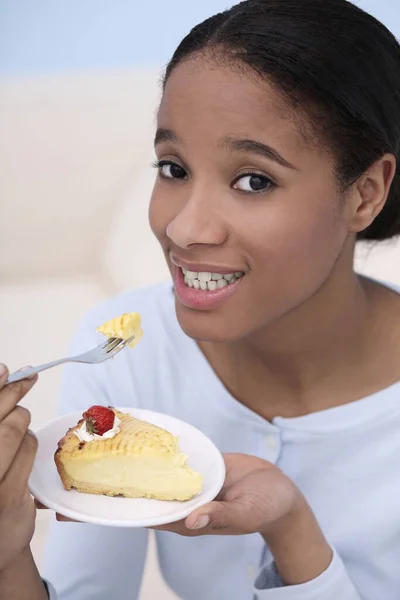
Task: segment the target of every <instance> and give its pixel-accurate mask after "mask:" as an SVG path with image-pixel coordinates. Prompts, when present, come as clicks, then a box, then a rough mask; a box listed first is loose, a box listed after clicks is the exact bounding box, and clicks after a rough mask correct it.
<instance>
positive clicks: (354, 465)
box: [43, 283, 400, 600]
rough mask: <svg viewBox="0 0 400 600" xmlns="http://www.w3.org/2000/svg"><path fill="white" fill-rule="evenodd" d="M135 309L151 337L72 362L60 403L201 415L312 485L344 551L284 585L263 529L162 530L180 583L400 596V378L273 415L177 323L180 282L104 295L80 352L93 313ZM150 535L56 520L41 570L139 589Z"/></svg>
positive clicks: (133, 594) (288, 596)
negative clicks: (324, 406)
mask: <svg viewBox="0 0 400 600" xmlns="http://www.w3.org/2000/svg"><path fill="white" fill-rule="evenodd" d="M130 311H138V312H139V313H140V314H141V315H142V323H143V330H144V336H143V339H142V341H141V342H140V345H139V346H138V347H137V348H135V349H134V350H133V351H132V352H130V351H124V352H121V353H120V354H118V356H117V357H116V358H114V360H112V361H107V362H105V363H102V364H100V365H96V366H91V367H87V366H84V365H78V364H71V365H68V366H67V367H66V368H65V372H64V382H63V387H62V395H61V404H60V412H61V413H67V412H73V411H84V410H85V409H87V408H88V406H90V405H92V404H104V405H107V406H108V405H115V406H118V405H119V406H132V407H139V408H147V409H151V410H156V411H160V412H164V413H167V414H169V415H172V416H176V417H179V418H180V419H183V420H185V421H187V422H189V423H191V424H193V425H194V426H196V427H198V428H199V429H201V430H202V431H203V432H204V433H205V434H206V435H207V436H209V437H210V438H211V439H212V440H213V441H214V442H215V443H216V445H217V446H218V447H219V449H220V450H221V451H222V452H243V453H246V454H251V455H254V456H258V457H260V458H263V459H266V460H268V461H271V462H273V463H275V464H277V465H278V466H279V467H280V468H281V469H282V470H283V471H284V472H285V473H286V474H287V475H288V476H289V477H290V478H291V479H292V480H293V481H294V482H295V484H296V485H297V486H298V487H299V489H300V490H301V491H302V492H303V493H304V495H305V496H306V498H307V500H308V502H309V503H310V505H311V507H312V509H313V510H314V512H315V514H316V516H317V519H318V521H319V523H320V526H321V527H322V529H323V531H324V533H325V536H326V538H327V540H328V542H329V543H330V544H331V545H332V548H333V552H334V556H333V560H332V562H331V564H330V566H329V567H328V568H327V570H326V571H325V572H324V573H322V574H321V575H320V576H319V577H317V578H316V579H314V580H312V581H309V582H307V583H304V584H302V585H295V586H286V587H285V586H284V585H282V582H281V581H280V579H279V576H278V574H277V572H276V569H275V565H274V562H273V558H272V556H271V554H270V553H269V550H268V548H267V547H266V545H265V543H264V541H263V539H262V538H261V536H259V535H258V534H254V535H247V536H204V537H198V538H186V537H180V536H177V535H174V534H170V533H168V532H157V534H156V536H157V545H158V553H159V561H160V567H161V569H162V572H163V575H164V578H165V579H166V581H167V583H168V584H169V585H170V586H171V588H172V589H173V590H174V591H175V592H176V593H177V594H178V596H180V597H181V598H182V599H183V600H254V599H256V600H339V599H340V600H361V599H362V600H377V599H378V598H379V599H381V598H382V599H384V600H398V599H399V598H400V569H399V558H400V501H399V497H400V382H399V383H397V384H395V385H393V386H391V387H389V388H387V389H384V390H382V391H380V392H379V393H376V394H374V395H371V396H369V397H367V398H363V399H361V400H356V401H355V402H352V403H350V404H346V405H344V406H339V407H336V408H332V409H328V410H324V411H320V412H317V413H313V414H310V415H306V416H302V417H298V418H292V419H288V418H282V417H276V418H275V419H274V420H273V421H272V423H269V422H267V421H265V420H264V419H263V418H261V417H260V416H259V415H257V414H255V413H253V412H252V411H251V410H249V409H248V408H246V407H245V406H243V405H242V404H240V403H239V402H237V401H236V400H235V399H234V398H233V397H232V396H231V395H230V394H229V393H228V391H227V390H226V389H225V388H224V386H223V385H222V383H221V382H220V380H219V379H218V378H217V377H216V375H215V373H214V371H213V370H212V368H211V367H210V365H209V364H208V362H207V361H206V359H205V357H204V356H203V354H202V353H201V351H200V350H199V348H198V347H197V345H196V343H195V342H194V341H193V340H191V339H190V338H188V337H187V336H186V335H185V334H184V333H183V331H182V330H181V329H180V327H179V324H178V322H177V319H176V315H175V308H174V298H173V292H172V287H171V284H170V283H167V284H159V285H156V286H152V287H149V288H145V289H142V290H138V291H134V292H131V293H127V294H123V295H120V296H117V297H115V298H112V299H110V300H108V301H107V302H105V303H103V304H101V305H100V306H98V307H96V308H95V309H94V310H93V311H91V313H90V314H89V315H87V316H86V317H85V318H84V320H83V322H82V323H81V325H80V327H79V329H78V332H77V334H76V336H75V338H74V340H73V342H72V347H71V352H72V353H74V354H77V353H78V352H81V351H84V350H87V348H90V347H92V346H93V345H95V344H96V343H98V341H99V338H98V334H96V333H95V330H96V327H97V326H98V325H100V324H101V323H102V322H104V321H106V320H107V319H110V318H112V317H115V316H116V315H119V314H122V313H124V312H130ZM338 394H340V390H338ZM265 402H266V403H268V397H266V398H265ZM147 535H148V534H147V531H146V530H145V529H143V530H137V529H128V528H127V529H120V528H111V527H100V526H95V525H86V524H78V523H70V524H66V523H57V522H54V523H53V525H52V529H51V533H50V539H49V543H48V546H47V551H46V560H45V567H44V571H43V576H44V577H45V579H46V581H48V583H49V588H50V597H51V599H52V600H55V599H58V600H92V599H93V600H109V599H110V598H113V599H115V600H135V599H137V598H138V596H139V588H140V583H141V576H142V570H143V565H144V561H145V556H146V546H147Z"/></svg>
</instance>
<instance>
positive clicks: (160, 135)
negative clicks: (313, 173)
mask: <svg viewBox="0 0 400 600" xmlns="http://www.w3.org/2000/svg"><path fill="white" fill-rule="evenodd" d="M162 142H174V143H176V144H179V143H181V140H180V139H179V137H178V136H177V135H176V133H174V132H173V131H172V129H165V128H163V127H160V128H158V129H157V132H156V136H155V138H154V145H155V146H157V144H161V143H162ZM221 145H222V147H224V148H226V149H228V150H233V151H234V152H243V153H245V152H246V153H251V154H258V155H259V156H262V157H263V158H268V159H269V160H273V161H274V162H276V163H278V164H279V165H281V166H282V167H286V168H287V169H294V170H295V171H298V168H297V167H295V166H294V165H292V164H291V163H290V162H289V161H287V160H286V159H285V158H283V156H281V155H280V154H279V152H278V151H277V150H275V149H274V148H271V146H267V145H266V144H263V143H262V142H257V141H255V140H249V139H240V138H232V137H230V136H226V137H224V138H223V140H222V143H221Z"/></svg>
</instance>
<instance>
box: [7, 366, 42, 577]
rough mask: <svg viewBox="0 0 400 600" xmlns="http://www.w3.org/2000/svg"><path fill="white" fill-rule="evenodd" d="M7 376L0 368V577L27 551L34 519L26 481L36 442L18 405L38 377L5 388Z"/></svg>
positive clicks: (27, 413)
mask: <svg viewBox="0 0 400 600" xmlns="http://www.w3.org/2000/svg"><path fill="white" fill-rule="evenodd" d="M7 376H8V371H7V368H6V367H4V365H0V574H1V573H2V572H3V570H4V569H5V568H6V567H7V566H8V565H9V564H10V563H12V562H13V561H14V560H15V559H17V558H18V557H19V556H20V555H21V554H23V553H24V552H25V551H26V550H27V548H29V544H30V541H31V538H32V536H33V532H34V527H35V515H36V510H35V505H34V502H33V500H32V498H31V496H30V494H29V489H28V478H29V475H30V472H31V470H32V466H33V461H34V459H35V455H36V450H37V440H36V438H35V436H34V435H33V434H32V433H31V432H30V431H29V429H28V427H29V424H30V414H29V411H27V410H26V409H25V408H23V407H21V406H17V404H18V402H19V401H20V400H21V399H22V398H23V397H24V396H25V394H26V393H27V392H28V391H29V390H30V389H31V388H32V386H33V385H34V384H35V382H36V380H37V376H34V377H33V378H32V379H24V380H23V381H19V382H17V383H12V384H10V385H5V383H6V380H7Z"/></svg>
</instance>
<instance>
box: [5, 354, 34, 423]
mask: <svg viewBox="0 0 400 600" xmlns="http://www.w3.org/2000/svg"><path fill="white" fill-rule="evenodd" d="M7 377H8V369H7V367H6V366H5V365H3V364H0V421H2V420H3V419H4V417H6V416H7V415H8V414H9V413H10V412H11V411H12V410H13V409H14V408H15V406H16V405H17V404H18V402H19V401H20V400H22V398H23V397H24V396H25V395H26V394H27V393H28V392H29V390H30V389H31V388H32V387H33V386H34V385H35V383H36V381H37V379H38V376H37V375H34V376H33V377H32V378H30V379H23V380H22V381H16V382H15V383H9V384H7V385H6V381H7Z"/></svg>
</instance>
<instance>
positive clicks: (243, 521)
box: [185, 501, 255, 535]
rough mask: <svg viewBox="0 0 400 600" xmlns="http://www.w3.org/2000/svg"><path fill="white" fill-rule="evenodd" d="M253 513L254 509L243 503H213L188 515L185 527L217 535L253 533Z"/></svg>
mask: <svg viewBox="0 0 400 600" xmlns="http://www.w3.org/2000/svg"><path fill="white" fill-rule="evenodd" d="M254 512H255V511H254V507H253V506H251V505H250V504H249V503H246V502H245V501H236V502H217V501H214V502H210V503H209V504H206V505H205V506H202V507H201V508H199V509H198V510H196V511H194V512H193V513H192V514H190V515H189V516H188V517H187V519H186V521H185V525H186V527H187V528H188V529H190V530H193V531H197V532H204V533H218V534H219V535H221V534H226V535H232V534H237V533H241V534H244V533H253V532H254V530H255V529H254V523H253V521H254V518H253V515H254Z"/></svg>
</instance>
